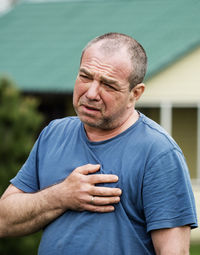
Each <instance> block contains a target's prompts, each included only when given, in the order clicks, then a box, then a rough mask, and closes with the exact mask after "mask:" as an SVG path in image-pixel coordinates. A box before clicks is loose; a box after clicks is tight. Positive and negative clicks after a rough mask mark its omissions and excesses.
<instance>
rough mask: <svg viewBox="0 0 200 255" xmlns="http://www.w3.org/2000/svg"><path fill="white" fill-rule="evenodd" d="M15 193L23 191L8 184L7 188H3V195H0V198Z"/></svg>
mask: <svg viewBox="0 0 200 255" xmlns="http://www.w3.org/2000/svg"><path fill="white" fill-rule="evenodd" d="M15 193H24V191H22V190H20V189H18V188H16V187H15V186H14V185H13V184H10V185H9V186H8V188H7V189H6V190H5V192H4V193H3V195H2V196H1V199H4V198H6V197H8V196H10V195H12V194H15Z"/></svg>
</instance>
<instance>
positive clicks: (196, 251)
mask: <svg viewBox="0 0 200 255" xmlns="http://www.w3.org/2000/svg"><path fill="white" fill-rule="evenodd" d="M190 255H200V243H199V244H191V247H190Z"/></svg>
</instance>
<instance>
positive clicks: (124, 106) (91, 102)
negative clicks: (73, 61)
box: [73, 43, 133, 129]
mask: <svg viewBox="0 0 200 255" xmlns="http://www.w3.org/2000/svg"><path fill="white" fill-rule="evenodd" d="M131 70H132V69H131V63H130V60H129V57H128V54H127V52H126V49H125V48H124V49H121V50H119V51H118V52H115V53H113V54H109V56H108V55H107V54H105V52H103V51H102V50H101V49H100V48H99V45H98V43H96V44H94V45H92V46H90V47H89V48H88V49H87V50H86V51H85V53H84V55H83V58H82V62H81V65H80V69H79V73H78V76H77V79H76V82H75V88H74V95H73V104H74V108H75V110H76V113H77V115H78V116H79V118H80V120H81V121H82V122H83V123H84V124H85V126H87V125H88V126H90V127H95V128H99V129H113V128H116V127H119V126H120V125H122V124H123V123H124V122H125V121H126V120H127V119H128V117H129V116H130V114H131V112H132V109H133V100H132V92H131V91H130V90H129V82H128V77H129V75H130V72H131Z"/></svg>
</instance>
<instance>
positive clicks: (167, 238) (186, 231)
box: [151, 226, 190, 255]
mask: <svg viewBox="0 0 200 255" xmlns="http://www.w3.org/2000/svg"><path fill="white" fill-rule="evenodd" d="M151 237H152V241H153V245H154V249H155V251H156V254H157V255H173V254H174V255H189V246H190V227H189V226H183V227H176V228H169V229H159V230H153V231H152V232H151Z"/></svg>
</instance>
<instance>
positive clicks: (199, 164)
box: [197, 104, 200, 181]
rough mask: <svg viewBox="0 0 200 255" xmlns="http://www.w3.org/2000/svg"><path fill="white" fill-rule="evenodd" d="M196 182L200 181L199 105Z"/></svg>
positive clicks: (199, 107)
mask: <svg viewBox="0 0 200 255" xmlns="http://www.w3.org/2000/svg"><path fill="white" fill-rule="evenodd" d="M197 180H198V181H199V180H200V104H198V105H197Z"/></svg>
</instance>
